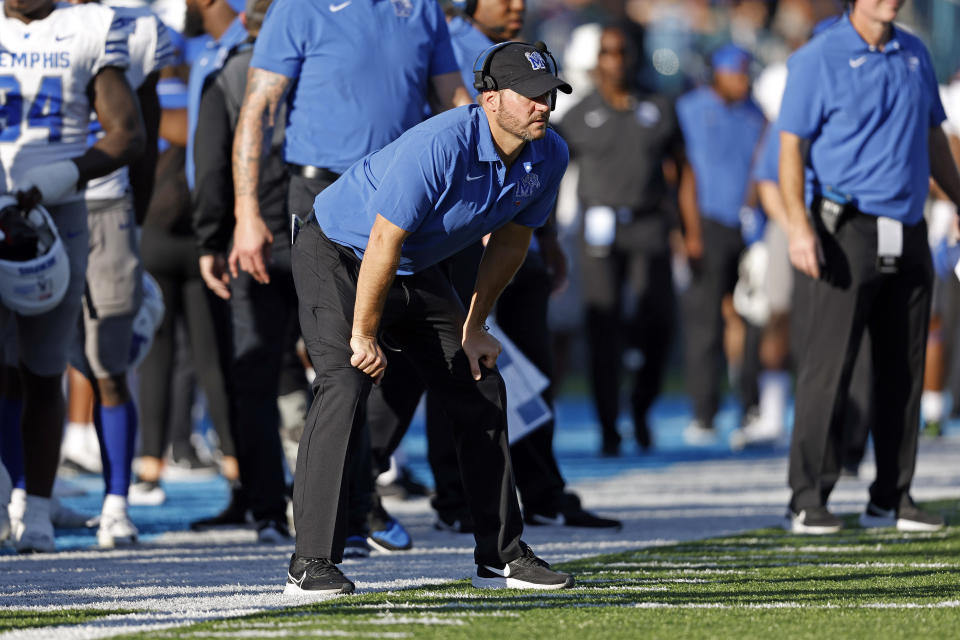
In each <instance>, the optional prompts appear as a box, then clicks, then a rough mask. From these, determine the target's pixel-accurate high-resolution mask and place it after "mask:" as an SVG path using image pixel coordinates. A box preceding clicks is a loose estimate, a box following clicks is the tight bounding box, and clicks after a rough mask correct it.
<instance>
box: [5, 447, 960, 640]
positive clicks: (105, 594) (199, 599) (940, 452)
mask: <svg viewBox="0 0 960 640" xmlns="http://www.w3.org/2000/svg"><path fill="white" fill-rule="evenodd" d="M958 455H960V439H957V438H945V439H941V440H939V441H937V442H936V443H930V442H924V443H921V453H920V461H921V462H920V464H918V465H917V477H916V479H915V482H914V490H913V494H914V497H915V498H916V499H918V500H931V499H938V498H949V497H956V495H957V493H958V489H960V465H957V464H956V460H957V459H958ZM785 471H786V461H785V459H783V458H782V457H781V458H766V459H758V460H749V459H739V458H734V459H729V460H719V461H708V462H696V463H678V464H674V465H672V466H670V467H667V468H665V469H656V470H639V471H635V472H633V471H631V472H626V473H623V474H621V475H619V476H616V477H613V478H607V479H603V480H594V481H590V482H583V483H579V484H577V485H574V486H573V487H571V488H572V489H574V490H575V491H577V492H578V493H579V494H580V496H581V498H582V499H583V503H584V504H585V505H586V506H587V507H588V508H590V509H595V510H597V511H599V512H601V513H603V514H608V515H611V516H614V517H618V518H621V519H622V520H623V521H624V528H623V530H621V531H619V532H611V531H592V530H584V529H563V528H555V527H528V528H527V530H526V531H525V534H524V539H525V540H526V541H527V542H529V543H530V544H531V546H533V548H534V549H535V550H536V551H537V552H538V554H539V555H542V556H544V557H545V558H546V559H548V560H549V561H550V562H561V561H567V560H572V559H576V558H582V557H586V556H591V555H596V554H598V553H612V552H617V551H626V550H632V549H638V548H648V547H655V546H662V545H666V544H673V543H677V542H683V541H687V540H698V539H702V538H705V537H716V536H723V535H730V534H737V533H742V532H744V531H747V530H751V529H756V528H763V527H774V526H777V525H779V523H780V521H781V519H782V516H783V512H784V509H785V504H786V501H787V499H788V497H789V493H788V490H787V489H786V487H785V486H784V478H785ZM871 475H872V469H871V465H869V464H867V465H865V466H864V476H865V477H864V478H863V479H860V480H856V481H847V480H844V481H842V482H841V484H840V485H839V486H838V487H837V490H836V491H835V492H834V497H833V499H832V501H831V507H832V508H833V509H835V510H837V511H840V512H855V511H858V510H860V509H862V508H863V506H864V504H865V502H866V495H867V493H866V489H867V487H868V485H869V481H870V477H869V476H871ZM388 508H389V509H390V510H391V511H392V512H393V513H394V514H395V515H397V516H399V517H400V519H401V521H403V522H404V524H405V525H407V526H408V529H409V530H410V532H411V534H412V536H413V538H414V540H415V541H416V544H417V546H416V547H415V548H414V549H413V550H411V551H409V552H404V553H399V554H392V555H374V556H372V557H370V558H368V559H366V560H359V561H358V560H350V561H347V562H345V563H344V564H343V565H342V568H343V570H344V572H345V573H346V574H347V575H348V576H349V577H351V578H352V579H354V580H355V582H356V583H357V587H358V588H359V590H361V591H390V590H397V589H403V588H407V587H417V586H420V587H422V586H428V585H441V584H444V583H449V582H450V581H453V580H457V579H462V578H466V577H468V576H469V575H470V574H471V573H472V570H473V559H472V553H473V547H472V544H471V543H472V540H471V539H470V538H469V537H467V536H460V535H455V534H449V533H444V532H437V531H434V530H433V528H432V521H433V516H432V513H431V511H430V508H429V505H428V504H427V501H426V500H418V501H409V502H404V503H388ZM875 535H876V536H877V537H876V543H877V544H879V545H883V544H884V543H885V541H887V540H889V541H894V540H897V539H903V538H905V537H906V538H911V537H913V538H915V537H937V536H938V535H939V534H923V535H920V536H917V535H916V534H913V535H908V536H903V535H901V534H898V533H896V532H891V531H886V532H884V531H878V532H876V534H875ZM752 542H753V540H749V541H748V540H737V541H731V545H732V546H729V547H727V548H728V549H729V550H730V551H734V550H739V548H740V547H742V548H743V549H744V550H749V549H751V548H755V549H756V551H757V558H756V559H758V560H764V559H765V560H766V562H763V564H765V565H767V564H775V563H776V564H779V563H780V562H782V561H784V560H788V561H789V560H791V559H792V560H793V561H794V562H793V563H794V564H795V563H796V561H798V560H802V551H799V550H797V551H794V550H792V549H791V550H790V554H789V555H788V554H786V551H787V550H786V549H785V548H783V547H782V546H781V545H777V544H774V545H770V544H769V542H770V541H769V540H767V541H763V540H761V539H756V542H757V546H756V547H751V546H750V545H751V543H752ZM227 545H229V546H227ZM225 546H226V548H225ZM720 546H721V545H718V547H720ZM872 548H874V547H873V546H872V545H871V544H860V545H859V546H857V547H853V546H851V547H844V546H842V545H840V546H839V547H838V548H836V550H837V551H838V552H839V551H851V552H854V551H860V550H870V549H872ZM717 550H718V551H719V552H721V553H722V549H720V548H718V549H717ZM806 550H807V552H811V553H813V552H817V553H819V552H821V551H822V550H823V547H821V546H819V545H817V544H814V541H811V544H810V545H808V546H807V547H806ZM291 552H292V545H280V546H265V545H258V544H256V542H255V534H254V533H253V532H252V531H249V530H244V529H237V530H229V531H225V532H219V533H217V534H211V533H209V532H206V533H193V532H189V531H183V532H173V533H169V534H164V535H162V536H159V537H158V538H157V539H155V540H153V541H152V542H151V543H149V544H146V545H143V546H141V547H138V548H134V549H125V550H116V551H97V550H82V551H70V552H62V553H57V554H48V555H34V556H15V555H4V556H0V610H4V609H7V610H13V609H16V610H30V611H53V610H58V609H74V608H87V609H100V610H104V609H136V610H139V612H138V613H133V614H122V615H111V616H107V617H105V618H101V619H99V620H95V621H91V622H89V623H86V624H81V625H73V626H63V627H42V628H38V629H27V630H20V631H10V632H6V633H3V634H0V639H3V640H6V639H13V638H18V639H19V638H31V639H32V638H37V639H39V638H43V639H44V640H46V639H47V638H50V637H52V636H56V638H57V640H73V639H74V638H76V639H84V640H86V639H92V638H105V637H110V636H114V635H119V634H125V633H131V632H144V631H148V632H150V631H157V632H162V631H164V630H169V629H173V628H176V627H180V626H184V625H189V624H193V623H196V622H202V621H207V620H214V619H223V618H233V617H237V616H243V615H246V614H250V613H256V612H261V611H268V610H275V609H281V608H285V607H287V606H289V604H288V603H287V602H285V601H283V600H282V599H281V596H280V594H281V591H282V587H283V582H284V579H285V574H286V565H287V562H288V561H289V557H290V553H291ZM778 553H779V555H777V554H778ZM764 554H767V555H764ZM687 559H688V560H689V557H688V558H687ZM711 560H712V561H713V562H703V563H696V562H673V563H671V562H670V560H669V557H665V558H663V559H661V560H653V561H650V562H646V561H639V562H637V563H630V562H624V563H617V564H618V565H622V566H621V567H620V568H621V569H627V568H643V567H669V568H674V569H676V571H677V573H680V574H681V575H689V576H690V577H689V579H683V578H679V579H678V578H668V579H666V580H664V581H662V582H657V581H655V579H651V582H650V583H645V584H646V586H644V585H643V584H638V583H633V585H636V587H635V589H634V590H635V591H637V592H640V591H643V590H652V589H650V587H654V586H657V585H658V584H660V585H668V584H669V583H670V582H680V581H683V580H689V581H691V582H692V581H694V580H704V581H706V582H709V581H710V580H711V578H713V577H714V576H721V575H727V574H730V575H738V574H745V573H749V570H748V569H742V568H739V567H737V568H730V567H724V566H723V564H722V563H719V564H718V563H717V562H716V560H717V557H716V556H712V557H711ZM930 560H931V561H929V562H918V563H907V562H904V563H870V562H863V563H855V564H853V563H851V564H843V563H836V564H835V565H834V564H830V565H827V566H830V567H834V566H835V567H837V568H846V569H851V568H868V569H878V568H918V569H920V568H923V569H947V570H948V569H956V568H957V567H958V566H960V564H958V563H950V562H940V561H937V559H930ZM788 564H789V563H788ZM672 565H675V566H672ZM782 566H787V565H782ZM610 569H611V573H614V574H616V572H617V566H611V567H610ZM584 575H585V576H586V575H591V574H589V573H585V574H584ZM410 576H414V577H413V578H411V577H410ZM591 584H593V585H594V587H595V586H596V585H597V583H588V584H586V585H584V586H586V587H587V588H590V586H591ZM641 587H642V588H641ZM666 588H669V587H666ZM438 593H440V592H438ZM444 593H445V592H444ZM464 598H465V596H463V595H462V594H459V593H458V594H457V599H458V600H462V599H464ZM544 602H556V601H555V600H551V599H548V600H544ZM451 604H454V605H459V604H463V605H464V606H473V607H476V605H478V604H481V603H479V602H477V601H470V602H466V603H451ZM528 604H529V603H528V602H525V603H524V605H525V606H526V605H528ZM569 606H577V604H575V603H570V605H569ZM616 606H624V605H616ZM627 606H636V607H638V608H654V607H658V608H733V609H736V608H744V609H747V608H757V609H762V608H793V607H796V606H804V607H811V608H833V607H834V606H836V607H844V608H846V606H845V605H829V604H827V605H809V604H805V603H804V604H802V605H801V604H800V603H792V602H783V603H769V602H764V603H755V604H750V603H748V604H729V605H721V604H718V605H716V606H714V605H712V603H691V604H670V603H657V602H644V603H629V605H627ZM957 606H960V604H958V601H957V600H945V601H943V602H937V603H910V602H904V603H868V604H861V605H855V606H854V608H871V609H884V608H890V609H915V608H931V609H932V608H956V607H957ZM390 607H391V608H393V609H399V608H400V607H398V606H397V605H390ZM449 609H450V610H451V611H450V614H451V615H454V614H456V615H461V613H462V614H464V615H465V614H466V613H467V612H466V611H464V612H460V611H457V607H456V606H452V607H449ZM471 613H475V614H482V615H509V614H510V613H511V611H510V609H509V607H506V608H504V609H500V610H499V611H498V610H494V609H489V608H486V607H477V608H476V609H475V610H474V611H472V612H471ZM445 615H446V614H445ZM262 631H265V629H262V630H261V632H259V633H258V634H257V635H260V636H263V635H264V634H263V633H262ZM231 635H232V636H234V637H237V636H239V635H241V634H238V633H231ZM314 635H316V634H314ZM334 635H343V634H340V633H337V634H334ZM349 635H352V636H357V635H359V634H349ZM379 635H380V636H381V637H382V636H383V634H379Z"/></svg>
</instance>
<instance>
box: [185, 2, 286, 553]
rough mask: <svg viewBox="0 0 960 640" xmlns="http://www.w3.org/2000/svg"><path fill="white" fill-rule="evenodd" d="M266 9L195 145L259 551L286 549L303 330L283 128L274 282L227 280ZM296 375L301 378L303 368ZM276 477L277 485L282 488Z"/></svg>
mask: <svg viewBox="0 0 960 640" xmlns="http://www.w3.org/2000/svg"><path fill="white" fill-rule="evenodd" d="M269 6H270V0H259V1H254V0H251V2H250V3H249V4H248V6H247V10H246V12H245V14H244V15H245V24H246V28H247V34H248V37H247V39H246V41H245V42H244V43H243V44H242V45H240V46H238V47H236V48H234V49H232V50H231V51H229V52H228V53H227V56H226V59H225V60H224V61H223V63H222V66H221V68H220V69H219V70H218V71H217V72H216V73H215V74H214V75H211V76H210V79H209V81H208V83H207V86H206V88H205V90H204V91H203V97H202V98H201V101H200V111H199V114H198V118H197V132H196V134H195V144H194V165H195V167H196V180H195V183H196V186H195V187H194V190H193V226H194V230H195V234H196V237H197V244H198V247H199V251H200V254H201V255H200V273H201V275H202V277H203V279H204V282H206V284H207V287H209V289H210V290H211V291H212V292H213V293H215V294H216V295H217V296H219V297H220V298H222V299H224V300H227V301H228V302H229V305H230V321H231V327H232V334H233V345H232V350H231V355H230V360H231V383H232V384H231V390H232V396H231V402H232V405H233V415H234V416H235V424H236V430H235V431H236V434H237V449H238V452H239V464H240V484H241V486H242V487H243V498H244V501H245V503H246V505H245V506H246V507H247V508H249V509H250V510H251V512H252V515H253V518H254V519H255V520H256V521H257V522H258V524H257V531H258V534H257V535H258V539H259V540H260V541H261V542H283V541H284V540H285V539H287V538H288V537H289V532H288V526H287V518H286V495H285V492H284V491H283V490H282V488H283V485H284V484H285V482H284V481H283V468H282V460H283V455H282V451H281V449H280V447H279V445H280V442H279V439H278V434H277V430H278V429H279V427H280V413H279V410H278V407H277V393H278V385H279V382H280V377H281V370H282V364H283V357H284V352H285V351H293V350H294V349H295V342H296V339H297V338H299V328H298V330H297V331H296V333H292V334H291V332H289V331H288V328H289V326H290V322H291V320H292V319H294V318H295V317H296V308H297V294H296V291H295V289H294V286H293V275H292V273H291V272H290V240H289V236H288V232H289V224H290V221H289V218H288V216H287V210H286V206H285V204H286V197H287V183H288V174H287V168H286V166H285V165H284V163H283V134H284V131H283V127H276V128H275V129H274V131H273V139H272V140H271V141H270V142H269V147H268V148H267V153H266V155H265V156H264V157H263V158H262V159H261V161H260V177H259V181H258V189H259V190H258V196H259V198H258V201H259V207H260V212H261V215H262V216H263V219H264V221H265V222H266V223H267V226H268V228H269V230H270V233H271V234H273V237H274V242H273V245H272V247H271V252H270V256H271V260H270V262H269V263H268V265H267V269H268V271H269V273H270V281H269V282H268V283H265V284H261V283H258V282H256V281H255V280H254V279H253V277H252V276H251V275H250V274H249V273H247V272H245V271H242V272H240V273H239V274H237V277H236V278H233V279H230V277H229V274H228V273H227V254H228V251H229V249H230V246H229V245H230V240H231V238H232V237H233V229H234V218H233V178H232V165H231V152H232V146H233V137H234V132H235V130H236V125H237V119H238V117H239V115H240V106H241V105H242V103H243V96H244V94H245V92H246V88H247V71H248V69H249V66H250V59H251V57H252V56H253V43H254V42H255V41H256V37H257V34H258V33H259V32H260V27H261V25H262V24H263V19H264V16H265V14H266V12H267V9H268V8H269ZM284 111H285V109H284V107H283V106H281V112H280V115H278V118H283V114H284ZM291 338H292V340H293V341H292V342H291V340H290V339H291ZM300 371H301V376H302V375H303V367H302V366H301V367H300ZM278 467H279V468H278ZM278 472H279V476H280V477H279V480H280V482H281V483H282V484H280V486H279V487H278V486H277V477H276V476H277V474H278ZM278 490H279V493H278Z"/></svg>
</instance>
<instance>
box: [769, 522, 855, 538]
mask: <svg viewBox="0 0 960 640" xmlns="http://www.w3.org/2000/svg"><path fill="white" fill-rule="evenodd" d="M783 528H784V529H786V530H787V531H789V532H790V533H796V534H800V535H808V536H826V535H830V534H831V533H838V532H839V531H840V530H841V529H843V525H829V526H825V525H811V524H803V523H802V522H797V521H795V520H794V519H793V518H786V519H785V521H784V524H783Z"/></svg>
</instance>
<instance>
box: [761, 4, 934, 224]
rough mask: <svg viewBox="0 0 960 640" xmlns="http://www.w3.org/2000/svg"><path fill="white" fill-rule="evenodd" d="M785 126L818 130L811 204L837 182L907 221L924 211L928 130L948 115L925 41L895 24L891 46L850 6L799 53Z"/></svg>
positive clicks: (870, 206)
mask: <svg viewBox="0 0 960 640" xmlns="http://www.w3.org/2000/svg"><path fill="white" fill-rule="evenodd" d="M787 66H788V69H789V74H788V76H787V87H786V89H785V91H784V94H783V106H782V107H781V110H780V118H779V120H778V123H777V124H778V126H779V127H780V128H781V129H782V130H784V131H789V132H791V133H794V134H796V135H798V136H800V137H801V138H806V139H809V140H810V154H809V159H808V164H809V166H810V167H811V169H812V171H811V172H809V173H808V182H807V194H808V204H809V201H810V198H811V197H812V194H820V193H823V192H824V191H826V190H832V191H835V192H839V193H841V194H845V195H846V196H849V197H850V198H851V199H852V201H853V203H854V204H855V205H856V206H857V208H858V209H860V210H861V211H863V212H864V213H869V214H872V215H878V216H886V217H890V218H895V219H897V220H900V221H901V222H903V223H905V224H909V225H912V224H916V223H917V222H919V221H920V219H921V218H922V217H923V203H924V201H925V200H926V198H927V191H928V188H929V185H928V179H929V177H930V159H929V155H928V142H927V136H928V135H929V130H930V128H931V127H937V126H940V123H941V122H943V121H944V120H945V119H946V114H945V113H944V111H943V105H942V104H940V97H939V95H938V93H937V82H936V78H935V76H934V72H933V65H932V64H931V62H930V55H929V54H928V53H927V49H926V47H924V46H923V43H922V42H920V40H919V39H918V38H916V37H915V36H913V35H911V34H909V33H907V32H905V31H903V30H901V29H898V28H896V27H894V28H893V37H892V39H891V40H890V42H888V43H887V44H886V46H885V47H884V50H883V51H880V50H879V49H876V48H873V47H871V46H869V45H868V44H867V43H866V42H864V40H863V39H862V38H861V37H860V35H859V34H858V33H857V32H856V30H855V29H854V28H853V25H852V24H851V23H850V17H849V16H847V15H845V16H844V17H843V18H841V19H840V20H838V21H837V22H836V23H835V24H834V25H832V26H830V27H828V28H827V29H826V30H824V31H823V33H821V34H820V35H819V36H817V37H816V38H814V39H813V40H811V41H810V42H809V43H807V44H806V45H805V46H803V47H801V48H800V49H799V50H797V52H796V53H794V54H793V55H792V56H791V57H790V59H789V61H788V62H787Z"/></svg>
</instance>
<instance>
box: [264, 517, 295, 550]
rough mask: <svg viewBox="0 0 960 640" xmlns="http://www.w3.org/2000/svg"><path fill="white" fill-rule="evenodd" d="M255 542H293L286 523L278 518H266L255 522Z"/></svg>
mask: <svg viewBox="0 0 960 640" xmlns="http://www.w3.org/2000/svg"><path fill="white" fill-rule="evenodd" d="M257 542H260V543H261V544H286V543H287V542H293V537H292V536H291V535H290V530H289V529H287V523H286V522H282V521H280V520H274V519H267V520H261V521H260V522H258V523H257Z"/></svg>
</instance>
